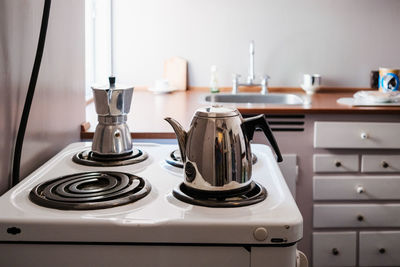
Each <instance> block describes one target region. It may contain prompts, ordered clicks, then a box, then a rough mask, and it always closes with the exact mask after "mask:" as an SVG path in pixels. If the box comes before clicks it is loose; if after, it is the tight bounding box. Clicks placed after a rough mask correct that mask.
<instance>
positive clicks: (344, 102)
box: [336, 97, 400, 107]
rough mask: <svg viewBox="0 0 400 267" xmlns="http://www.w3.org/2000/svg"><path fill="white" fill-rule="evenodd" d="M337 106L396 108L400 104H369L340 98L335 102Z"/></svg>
mask: <svg viewBox="0 0 400 267" xmlns="http://www.w3.org/2000/svg"><path fill="white" fill-rule="evenodd" d="M336 102H337V103H338V104H342V105H347V106H358V107H390V106H392V107H396V106H400V102H397V103H396V102H382V103H371V102H361V101H356V100H355V99H354V98H352V97H342V98H339V99H338V100H336Z"/></svg>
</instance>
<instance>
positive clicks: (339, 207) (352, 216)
mask: <svg viewBox="0 0 400 267" xmlns="http://www.w3.org/2000/svg"><path fill="white" fill-rule="evenodd" d="M314 227H315V228H323V227H400V204H315V205H314Z"/></svg>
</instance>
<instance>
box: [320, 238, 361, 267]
mask: <svg viewBox="0 0 400 267" xmlns="http://www.w3.org/2000/svg"><path fill="white" fill-rule="evenodd" d="M355 265H356V233H355V232H330V233H326V232H322V233H320V232H318V233H313V266H314V267H328V266H341V267H345V266H355Z"/></svg>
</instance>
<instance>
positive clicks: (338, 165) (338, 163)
mask: <svg viewBox="0 0 400 267" xmlns="http://www.w3.org/2000/svg"><path fill="white" fill-rule="evenodd" d="M335 166H336V167H338V168H339V167H340V166H342V163H341V162H340V161H338V160H337V161H335Z"/></svg>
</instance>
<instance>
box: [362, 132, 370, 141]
mask: <svg viewBox="0 0 400 267" xmlns="http://www.w3.org/2000/svg"><path fill="white" fill-rule="evenodd" d="M368 138H369V135H368V134H367V133H361V139H364V140H365V139H368Z"/></svg>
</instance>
